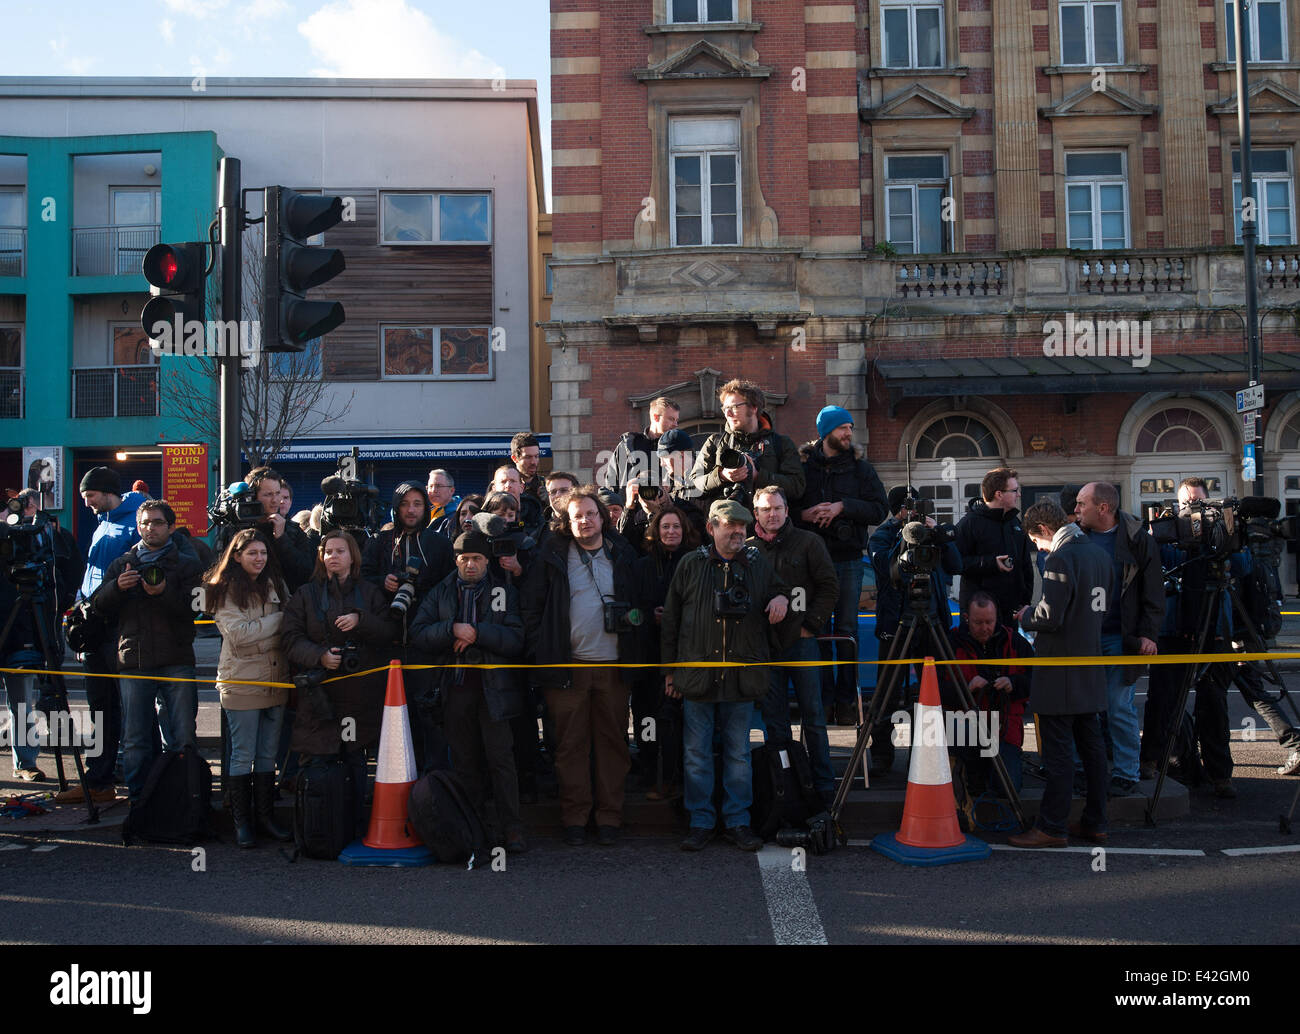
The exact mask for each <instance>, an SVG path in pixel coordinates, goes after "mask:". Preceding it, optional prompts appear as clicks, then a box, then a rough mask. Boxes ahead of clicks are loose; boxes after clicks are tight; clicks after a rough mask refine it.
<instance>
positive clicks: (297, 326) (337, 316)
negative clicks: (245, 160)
mask: <svg viewBox="0 0 1300 1034" xmlns="http://www.w3.org/2000/svg"><path fill="white" fill-rule="evenodd" d="M265 205H266V207H265V209H264V211H265V212H266V259H265V266H264V276H263V285H264V286H263V291H262V347H263V348H264V349H265V350H266V351H268V352H301V351H302V350H303V349H304V348H306V347H307V342H308V341H310V340H311V339H312V338H317V337H321V336H322V335H323V334H328V333H329V332H330V331H331V330H333V329H334V328H335V327H337V326H339V325H340V324H342V322H343V319H344V313H343V306H342V305H340V304H339V303H338V302H330V301H307V300H306V299H304V298H303V295H304V294H305V293H306V292H307V291H309V290H311V289H312V288H313V287H319V286H320V285H321V284H323V283H326V282H327V281H330V280H333V279H334V277H336V276H338V275H339V274H340V273H342V272H343V270H344V268H345V265H346V263H345V262H344V261H343V252H341V251H339V250H338V249H337V248H314V247H310V246H308V245H307V244H306V243H305V242H306V240H307V238H308V237H313V236H315V235H316V234H318V233H324V232H325V231H326V230H328V229H329V228H330V227H331V226H334V225H335V224H337V223H338V222H339V221H340V220H341V219H342V218H343V199H342V198H340V197H331V196H328V195H321V194H300V193H298V192H297V191H295V190H290V189H288V188H287V187H267V188H266V199H265Z"/></svg>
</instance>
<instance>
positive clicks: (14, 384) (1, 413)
mask: <svg viewBox="0 0 1300 1034" xmlns="http://www.w3.org/2000/svg"><path fill="white" fill-rule="evenodd" d="M22 416H23V371H22V370H15V369H13V368H12V367H11V368H8V369H3V370H0V420H21V419H22Z"/></svg>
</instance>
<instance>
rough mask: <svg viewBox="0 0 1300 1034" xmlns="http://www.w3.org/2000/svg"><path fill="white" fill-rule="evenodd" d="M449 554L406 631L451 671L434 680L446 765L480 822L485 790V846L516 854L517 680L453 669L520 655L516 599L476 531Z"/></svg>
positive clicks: (515, 675) (497, 672) (508, 673)
mask: <svg viewBox="0 0 1300 1034" xmlns="http://www.w3.org/2000/svg"><path fill="white" fill-rule="evenodd" d="M455 549H456V570H455V571H454V572H453V573H452V574H449V575H447V577H446V578H444V579H443V580H442V581H440V582H439V583H438V584H437V585H435V586H434V587H433V590H432V591H431V592H430V593H429V594H428V595H427V596H425V598H424V602H423V603H422V604H421V605H420V610H419V613H418V614H417V615H416V616H415V621H414V622H413V623H412V625H411V642H412V643H413V644H414V645H416V646H418V647H419V648H420V649H422V650H424V651H425V652H426V653H428V654H429V655H430V656H431V657H432V658H433V663H435V664H442V665H457V666H456V667H446V668H442V669H441V670H439V671H437V672H436V673H435V677H436V680H437V682H438V690H439V698H440V702H441V705H442V713H443V727H444V729H445V732H446V736H447V742H448V745H449V746H450V748H451V765H452V768H453V769H455V771H456V772H458V773H459V774H460V777H461V779H462V780H463V781H464V783H465V789H466V792H467V793H468V795H469V799H470V802H471V803H472V804H473V805H474V807H475V810H477V812H478V813H479V814H480V815H483V814H484V803H485V801H486V798H487V787H488V785H490V786H491V787H492V798H493V800H494V802H495V804H496V814H497V826H498V829H497V830H496V831H495V833H496V836H494V837H493V838H492V840H491V841H490V842H492V843H497V842H501V841H499V840H498V837H500V838H503V841H504V843H505V847H506V850H507V851H509V852H510V853H511V854H517V853H519V852H521V851H524V850H527V845H526V843H525V841H524V824H523V819H522V818H521V817H520V813H519V782H518V776H517V774H516V772H515V759H514V741H513V737H512V735H511V731H510V720H511V719H512V718H514V717H516V716H517V715H519V714H520V713H521V712H522V711H523V704H524V700H523V692H522V686H523V676H524V673H523V672H522V671H520V670H517V669H509V668H506V669H489V670H484V669H479V668H465V667H461V666H459V665H461V664H513V663H515V662H517V661H518V660H519V658H520V657H521V656H522V655H523V652H524V623H523V619H522V618H521V617H520V610H519V594H518V592H516V590H515V588H514V586H513V585H509V584H507V583H506V582H505V581H503V580H502V579H501V578H500V577H499V576H497V575H496V574H495V573H494V572H493V571H492V570H491V565H490V562H489V561H490V558H491V556H492V552H493V549H492V541H491V539H490V538H489V537H488V536H487V535H485V534H484V533H483V532H482V531H480V530H479V529H478V528H474V529H473V530H471V531H467V532H465V533H464V534H463V535H461V536H459V537H458V538H457V539H456V546H455ZM535 735H536V733H535V732H534V736H535ZM485 769H486V773H487V779H484V770H485Z"/></svg>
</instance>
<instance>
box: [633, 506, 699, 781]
mask: <svg viewBox="0 0 1300 1034" xmlns="http://www.w3.org/2000/svg"><path fill="white" fill-rule="evenodd" d="M699 544H700V539H699V535H698V534H697V533H696V531H695V527H694V524H693V523H692V522H691V520H690V519H689V517H688V516H687V515H686V514H685V513H683V512H682V511H681V510H679V509H678V508H677V507H675V506H666V507H664V508H663V509H662V510H660V511H659V512H658V513H656V514H655V515H654V516H653V517H652V518H651V519H650V524H649V526H648V527H647V528H646V531H645V555H644V556H642V557H638V558H637V561H636V564H635V565H634V567H633V576H632V583H633V590H634V593H635V597H636V598H635V605H636V607H637V608H638V609H639V610H640V611H641V613H642V615H643V616H644V619H643V621H642V623H641V627H640V628H639V629H638V632H639V635H638V646H639V653H640V656H639V657H638V658H637V659H638V660H639V661H642V662H644V663H647V664H654V663H656V662H658V660H659V621H660V618H661V616H662V614H663V610H664V600H665V599H667V598H668V586H669V584H670V583H671V582H672V580H673V572H675V571H676V570H677V562H678V561H679V560H681V558H682V557H684V556H685V555H686V554H687V553H689V552H690V551H691V550H692V549H694V548H695V547H696V546H698V545H699ZM663 685H664V680H663V676H662V675H661V674H660V673H659V672H658V671H654V670H650V669H647V670H646V671H645V672H644V673H643V674H641V675H639V676H638V677H637V680H636V682H635V683H634V684H633V686H632V718H633V728H634V729H635V730H636V744H637V761H638V767H639V768H640V772H641V785H642V786H646V787H652V789H650V790H649V791H648V792H647V793H646V797H647V798H649V799H650V800H667V799H671V798H673V797H678V796H680V795H681V785H682V702H681V700H674V699H671V698H669V697H666V696H665V695H664V690H663ZM647 719H651V721H650V722H649V723H647V721H646V720H647ZM648 733H653V734H652V735H647V734H648ZM660 745H662V747H663V782H662V784H660V782H659V775H658V761H659V757H660Z"/></svg>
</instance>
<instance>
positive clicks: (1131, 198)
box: [1052, 116, 1147, 249]
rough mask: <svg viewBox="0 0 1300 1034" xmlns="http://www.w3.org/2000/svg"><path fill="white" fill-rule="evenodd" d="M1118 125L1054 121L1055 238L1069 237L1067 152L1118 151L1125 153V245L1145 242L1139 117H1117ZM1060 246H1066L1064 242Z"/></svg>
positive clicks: (1083, 120) (1085, 120) (1098, 121)
mask: <svg viewBox="0 0 1300 1034" xmlns="http://www.w3.org/2000/svg"><path fill="white" fill-rule="evenodd" d="M1116 123H1117V125H1111V126H1107V125H1106V124H1105V122H1104V121H1103V120H1102V119H1100V118H1081V119H1060V120H1058V121H1056V122H1054V123H1053V129H1054V130H1055V132H1054V133H1053V134H1052V169H1053V170H1054V172H1055V173H1056V176H1055V179H1056V181H1057V186H1056V188H1055V189H1054V190H1053V193H1054V194H1055V200H1056V204H1057V206H1058V207H1057V211H1056V219H1055V222H1056V238H1057V241H1058V242H1068V241H1069V236H1070V227H1069V222H1068V220H1069V205H1068V203H1067V201H1066V195H1065V188H1066V182H1067V181H1066V177H1065V153H1066V151H1070V152H1075V151H1119V152H1121V153H1122V154H1123V155H1124V182H1125V184H1126V185H1127V188H1128V196H1127V198H1126V205H1127V209H1128V211H1127V215H1128V226H1127V227H1126V230H1127V233H1128V243H1127V244H1126V245H1125V248H1127V249H1132V248H1135V247H1140V246H1141V245H1140V244H1135V243H1134V242H1135V241H1145V240H1146V232H1147V221H1146V203H1145V199H1146V188H1145V185H1144V183H1145V181H1144V175H1145V174H1144V173H1143V171H1142V130H1141V126H1140V124H1139V120H1137V119H1135V118H1130V117H1125V116H1118V117H1117V118H1116ZM1061 246H1062V247H1065V246H1068V245H1067V244H1066V243H1062V244H1061Z"/></svg>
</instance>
